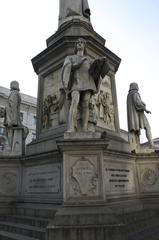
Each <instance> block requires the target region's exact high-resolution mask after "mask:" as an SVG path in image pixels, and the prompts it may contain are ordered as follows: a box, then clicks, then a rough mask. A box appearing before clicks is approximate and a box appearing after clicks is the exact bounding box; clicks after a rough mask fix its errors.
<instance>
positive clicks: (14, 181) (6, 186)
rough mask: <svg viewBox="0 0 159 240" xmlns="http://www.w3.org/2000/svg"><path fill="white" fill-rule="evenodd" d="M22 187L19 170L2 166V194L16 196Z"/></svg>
mask: <svg viewBox="0 0 159 240" xmlns="http://www.w3.org/2000/svg"><path fill="white" fill-rule="evenodd" d="M19 187H20V181H19V172H18V171H17V170H16V169H15V170H14V169H11V168H1V171H0V195H5V196H16V195H18V192H19Z"/></svg>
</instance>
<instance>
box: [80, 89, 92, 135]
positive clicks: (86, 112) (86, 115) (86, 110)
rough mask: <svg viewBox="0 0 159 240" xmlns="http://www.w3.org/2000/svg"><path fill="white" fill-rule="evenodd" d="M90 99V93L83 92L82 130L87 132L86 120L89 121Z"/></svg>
mask: <svg viewBox="0 0 159 240" xmlns="http://www.w3.org/2000/svg"><path fill="white" fill-rule="evenodd" d="M90 98H91V92H90V91H86V92H83V95H82V105H81V106H82V130H83V131H87V129H88V119H89V102H90Z"/></svg>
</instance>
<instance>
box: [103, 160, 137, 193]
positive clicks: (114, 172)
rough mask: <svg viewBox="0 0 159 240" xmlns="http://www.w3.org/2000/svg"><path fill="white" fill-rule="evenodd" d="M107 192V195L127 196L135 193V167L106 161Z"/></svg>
mask: <svg viewBox="0 0 159 240" xmlns="http://www.w3.org/2000/svg"><path fill="white" fill-rule="evenodd" d="M104 169H105V171H104V172H105V192H106V193H107V194H125V193H127V194H128V193H134V192H135V179H134V168H133V165H131V164H127V163H126V162H125V163H124V162H121V163H117V162H112V163H110V162H107V161H106V160H105V161H104Z"/></svg>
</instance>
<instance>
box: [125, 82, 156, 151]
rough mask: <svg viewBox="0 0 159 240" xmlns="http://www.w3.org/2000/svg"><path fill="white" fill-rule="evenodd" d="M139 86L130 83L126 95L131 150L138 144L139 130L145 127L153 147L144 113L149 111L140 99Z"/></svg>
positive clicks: (134, 149)
mask: <svg viewBox="0 0 159 240" xmlns="http://www.w3.org/2000/svg"><path fill="white" fill-rule="evenodd" d="M138 91H139V87H138V85H137V83H131V84H130V88H129V93H128V96H127V118H128V131H129V140H130V145H131V149H132V151H136V149H137V147H138V146H139V144H140V140H139V136H140V130H141V129H145V131H146V137H147V139H148V141H149V144H150V146H151V147H152V148H154V143H153V140H152V135H151V128H150V125H149V122H148V120H147V117H146V115H145V112H146V113H151V112H150V111H149V110H147V109H146V104H145V103H144V102H143V101H142V100H141V97H140V94H139V92H138Z"/></svg>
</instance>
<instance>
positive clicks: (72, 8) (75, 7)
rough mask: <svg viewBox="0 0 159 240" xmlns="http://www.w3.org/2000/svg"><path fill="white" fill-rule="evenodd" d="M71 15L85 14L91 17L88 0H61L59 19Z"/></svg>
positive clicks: (84, 15)
mask: <svg viewBox="0 0 159 240" xmlns="http://www.w3.org/2000/svg"><path fill="white" fill-rule="evenodd" d="M70 16H83V17H85V18H88V19H89V16H90V9H89V6H88V1H87V0H60V13H59V20H60V21H61V20H64V19H65V18H67V17H70Z"/></svg>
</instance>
